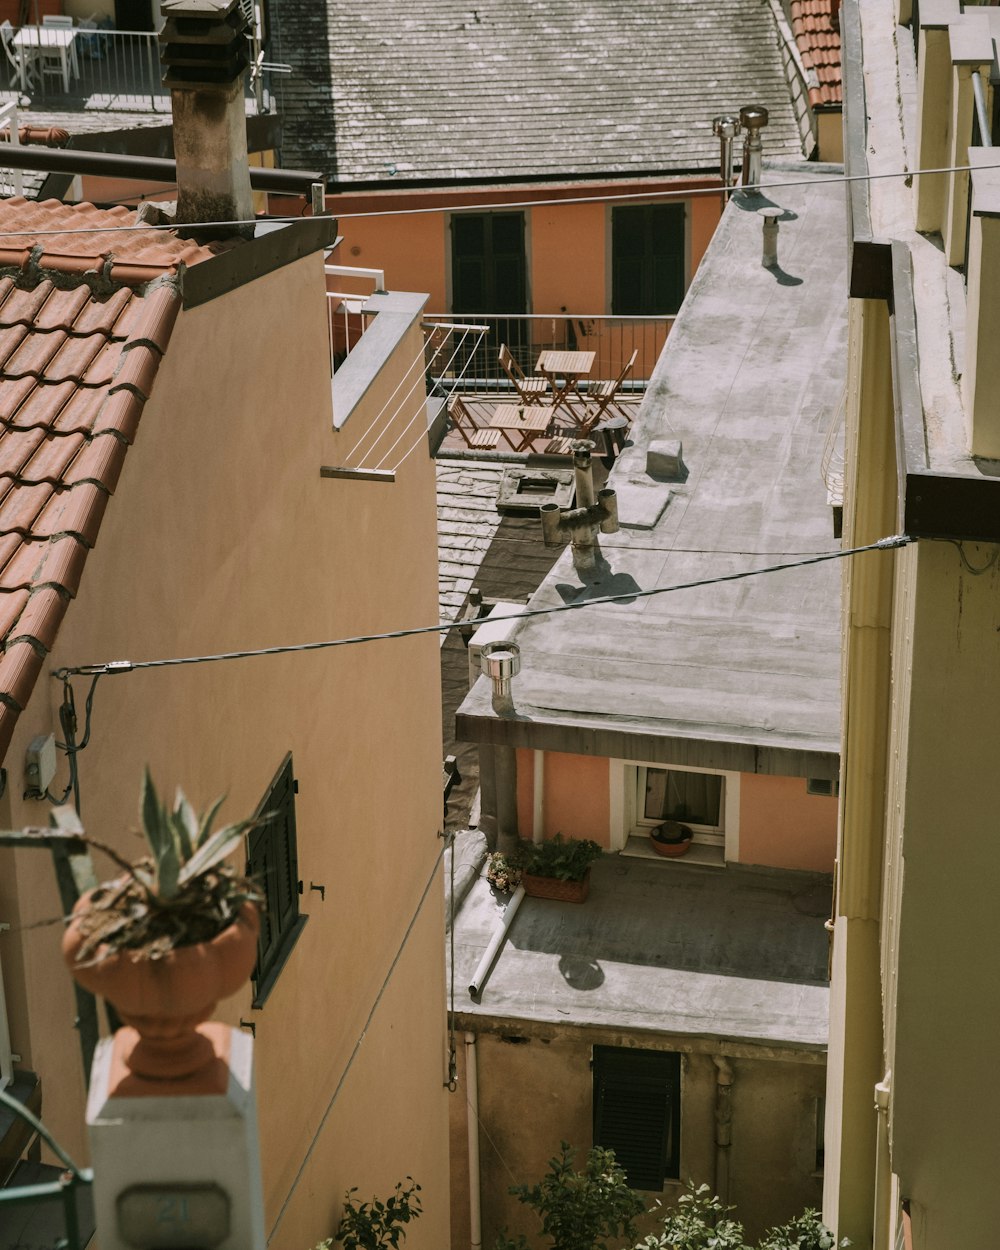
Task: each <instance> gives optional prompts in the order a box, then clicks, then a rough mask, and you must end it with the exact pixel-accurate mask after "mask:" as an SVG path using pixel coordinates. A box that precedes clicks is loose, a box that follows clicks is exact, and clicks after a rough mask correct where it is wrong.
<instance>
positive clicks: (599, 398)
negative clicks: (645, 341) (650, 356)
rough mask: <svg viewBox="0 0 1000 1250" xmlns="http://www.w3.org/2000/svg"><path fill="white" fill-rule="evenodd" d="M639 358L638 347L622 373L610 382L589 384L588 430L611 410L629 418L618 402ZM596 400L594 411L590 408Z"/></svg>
mask: <svg viewBox="0 0 1000 1250" xmlns="http://www.w3.org/2000/svg"><path fill="white" fill-rule="evenodd" d="M638 356H639V349H638V348H637V347H636V348H634V349H633V351H632V355H631V356H629V358H628V360H627V361H626V362H625V364H624V366H623V367H622V371H621V373H619V375H618V376H617V377H616V378H614V379H613V380H612V381H610V382H589V383H588V384H587V396H586V398H587V429H588V430H590V429H593V427H594V426H595V425H596V424H597V423H598V421H600V419H601V418H602V417H603V416H604V414H605V412H607V410H608V409H609V408H610V409H611V411H612V412H617V413H618V415H619V416H620V417H625V418H626V419H627V418H628V413H627V412H625V410H624V409H623V408H622V406H621V405H620V404H619V402H618V396H619V394H620V392H621V387H622V383H623V382H624V381H625V379H626V377H627V376H628V375H629V374H630V373H631V372H632V366H633V365H634V364H635V362H636V360H637V359H638ZM591 400H595V401H596V405H595V407H594V408H593V409H591V407H590V401H591Z"/></svg>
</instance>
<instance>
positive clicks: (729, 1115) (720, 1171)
mask: <svg viewBox="0 0 1000 1250" xmlns="http://www.w3.org/2000/svg"><path fill="white" fill-rule="evenodd" d="M712 1062H713V1063H714V1064H715V1068H716V1072H715V1192H716V1193H717V1194H718V1195H719V1200H720V1201H721V1202H722V1205H723V1206H726V1205H727V1204H728V1202H729V1147H730V1146H731V1145H732V1140H733V1103H732V1093H733V1068H732V1065H731V1064H730V1062H729V1060H728V1059H727V1058H726V1057H725V1055H713V1056H712Z"/></svg>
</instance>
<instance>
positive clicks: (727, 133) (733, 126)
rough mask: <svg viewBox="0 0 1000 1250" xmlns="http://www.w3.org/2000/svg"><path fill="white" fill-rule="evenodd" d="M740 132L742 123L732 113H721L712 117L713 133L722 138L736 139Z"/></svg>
mask: <svg viewBox="0 0 1000 1250" xmlns="http://www.w3.org/2000/svg"><path fill="white" fill-rule="evenodd" d="M739 133H740V123H739V121H738V120H737V119H736V118H735V117H733V115H732V114H731V113H720V114H719V116H718V117H713V118H712V134H713V135H717V136H718V138H720V139H735V138H736V136H737V135H738V134H739Z"/></svg>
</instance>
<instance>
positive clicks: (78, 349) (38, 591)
mask: <svg viewBox="0 0 1000 1250" xmlns="http://www.w3.org/2000/svg"><path fill="white" fill-rule="evenodd" d="M135 222H136V214H135V213H134V212H131V211H129V210H126V209H124V208H122V209H110V210H100V209H96V208H94V207H93V206H92V205H88V204H79V205H74V206H69V205H65V204H62V203H59V202H57V201H50V202H47V203H43V204H34V203H29V202H27V201H25V200H20V199H13V200H6V201H0V646H2V655H0V757H2V754H3V752H4V751H6V749H7V746H8V745H9V743H10V739H11V735H12V733H13V731H14V724H15V721H16V719H17V716H18V713H19V712H20V711H21V709H22V708H23V707H24V706H25V704H26V703H27V700H28V697H29V696H30V694H31V691H32V688H33V686H34V684H35V681H36V679H37V677H38V675H39V673H40V672H41V671H42V668H43V665H44V663H45V657H46V655H47V653H48V652H49V651H50V650H51V648H52V645H53V643H54V641H55V638H56V634H57V632H58V630H59V626H60V623H61V621H62V618H63V615H64V613H65V611H66V607H67V605H68V603H69V600H70V599H71V598H72V597H73V596H74V595H75V594H76V591H77V587H78V585H79V583H80V575H81V572H82V570H83V565H84V562H85V561H86V558H87V553H88V552H89V550H90V549H91V547H93V545H94V543H95V541H96V539H97V534H98V530H99V529H100V525H101V520H102V517H103V515H104V510H105V507H106V506H107V502H108V498H109V496H110V495H111V494H112V493H113V491H114V489H115V486H116V485H117V483H118V477H119V474H120V473H121V470H122V464H123V462H124V459H125V453H126V451H127V450H128V447H129V445H130V444H131V443H132V440H133V439H134V438H135V435H136V431H137V428H138V424H139V418H140V415H141V413H142V409H143V405H144V404H145V402H146V400H147V399H148V398H149V395H150V392H151V390H152V386H153V380H154V378H155V377H156V372H157V370H158V368H159V364H160V360H161V358H162V356H163V353H164V351H165V349H166V346H167V341H168V340H169V338H170V332H171V330H172V328H173V324H174V321H175V320H176V317H177V314H178V312H179V310H180V295H179V292H178V289H177V283H176V274H177V271H178V268H179V266H181V265H182V264H184V265H187V264H193V263H196V262H197V261H200V260H203V259H205V258H206V257H208V256H210V255H212V251H211V249H209V248H206V247H199V246H197V245H194V244H191V243H188V242H185V241H184V240H182V239H178V238H177V237H176V235H174V234H173V232H171V231H156V230H151V229H139V230H131V231H125V230H123V229H121V227H122V226H131V225H134V224H135ZM80 227H92V230H90V231H88V232H87V233H83V234H64V235H59V234H56V235H46V234H44V233H42V232H43V231H46V230H77V229H79V228H80Z"/></svg>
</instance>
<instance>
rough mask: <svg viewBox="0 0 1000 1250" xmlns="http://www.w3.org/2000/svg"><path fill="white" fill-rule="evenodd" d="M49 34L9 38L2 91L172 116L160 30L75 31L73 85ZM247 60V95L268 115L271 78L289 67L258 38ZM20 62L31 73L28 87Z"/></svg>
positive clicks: (26, 32) (18, 33)
mask: <svg viewBox="0 0 1000 1250" xmlns="http://www.w3.org/2000/svg"><path fill="white" fill-rule="evenodd" d="M44 29H45V28H44V27H37V26H22V27H21V28H20V29H19V30H14V31H13V32H11V33H10V34H9V35H8V39H7V56H6V58H2V57H0V61H2V62H3V64H4V66H5V68H6V71H7V77H6V80H5V81H4V82H3V84H2V89H5V90H7V91H14V92H20V91H21V90H22V89H24V90H26V91H27V94H28V95H29V96H30V97H31V98H32V99H43V100H44V101H45V103H46V105H47V106H49V107H56V106H57V105H58V106H61V107H64V108H67V109H74V108H86V109H115V110H120V111H135V112H153V113H167V114H169V113H170V91H169V90H168V89H167V88H166V87H164V85H163V81H162V78H163V69H162V66H161V65H160V46H159V36H158V35H157V34H156V32H155V31H139V30H112V29H110V28H109V27H105V26H101V25H97V24H89V23H88V25H87V26H86V27H84V26H80V25H77V26H74V27H73V41H72V50H71V53H70V62H69V73H68V80H67V79H66V78H65V77H64V75H63V71H62V66H61V63H60V60H59V58H58V55H57V52H56V50H54V49H52V48H51V47H49V48H46V47H44V46H43V39H44V35H43V34H42V32H43V31H44ZM247 55H248V59H249V60H250V62H251V66H252V72H251V73H249V74H247V75H246V76H245V92H246V94H247V96H248V97H250V96H251V95H255V96H256V98H257V110H256V111H257V112H263V111H265V110H266V108H267V107H268V101H269V99H270V95H269V92H268V91H267V90H266V89H265V79H266V77H267V76H268V75H269V74H270V73H272V72H281V71H282V70H283V69H284V68H286V67H283V66H277V65H271V64H269V63H266V62H264V60H263V56H262V54H261V52H260V44H259V41H255V40H254V39H253V38H252V37H250V38H248V49H247ZM19 62H23V63H24V65H25V66H26V67H27V72H28V74H29V79H28V81H27V83H26V84H25V85H24V87H23V88H22V83H21V80H20V74H19V71H18V63H19Z"/></svg>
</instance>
